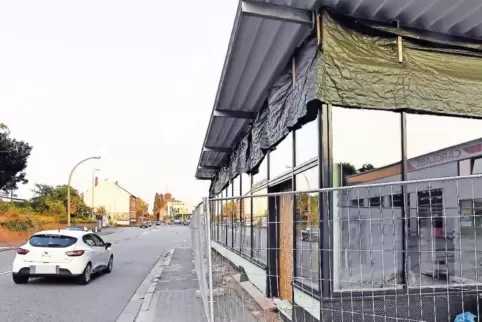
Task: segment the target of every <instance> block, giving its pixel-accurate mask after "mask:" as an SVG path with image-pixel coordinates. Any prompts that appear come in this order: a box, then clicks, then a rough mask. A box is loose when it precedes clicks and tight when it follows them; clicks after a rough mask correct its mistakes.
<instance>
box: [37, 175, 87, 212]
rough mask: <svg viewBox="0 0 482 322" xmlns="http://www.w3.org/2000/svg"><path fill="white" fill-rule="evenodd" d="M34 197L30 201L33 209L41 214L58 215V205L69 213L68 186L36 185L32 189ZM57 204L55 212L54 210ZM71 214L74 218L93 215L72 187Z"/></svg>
mask: <svg viewBox="0 0 482 322" xmlns="http://www.w3.org/2000/svg"><path fill="white" fill-rule="evenodd" d="M32 191H33V193H34V196H33V198H32V199H31V200H30V201H31V204H32V208H34V209H35V210H37V211H39V212H54V213H56V214H58V211H57V209H58V205H59V204H60V205H61V206H62V207H63V209H64V211H65V212H67V185H58V186H56V187H54V186H49V185H46V184H39V183H37V184H35V187H34V189H32ZM54 202H55V210H54V208H53V207H54V206H53V205H54ZM70 212H71V214H72V215H74V216H87V215H89V214H90V213H91V208H90V207H88V206H87V205H86V204H85V203H84V201H83V200H82V197H81V196H80V194H79V192H78V191H77V190H76V189H74V188H72V187H70Z"/></svg>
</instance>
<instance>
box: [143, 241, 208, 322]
mask: <svg viewBox="0 0 482 322" xmlns="http://www.w3.org/2000/svg"><path fill="white" fill-rule="evenodd" d="M193 270H194V264H193V262H192V250H191V248H190V247H189V245H188V244H187V243H186V245H185V246H183V247H178V248H175V250H174V254H173V256H172V259H171V263H170V265H169V266H167V267H165V268H164V270H163V272H162V275H161V278H160V280H159V283H158V284H157V286H156V290H155V294H154V296H153V299H152V302H151V307H152V306H155V310H156V316H155V320H154V321H156V322H160V321H162V322H170V321H172V322H183V321H186V322H187V321H200V322H201V321H207V319H206V314H205V313H204V306H203V303H202V301H201V299H200V298H197V297H196V290H197V289H198V288H199V285H198V281H197V277H196V273H194V271H193Z"/></svg>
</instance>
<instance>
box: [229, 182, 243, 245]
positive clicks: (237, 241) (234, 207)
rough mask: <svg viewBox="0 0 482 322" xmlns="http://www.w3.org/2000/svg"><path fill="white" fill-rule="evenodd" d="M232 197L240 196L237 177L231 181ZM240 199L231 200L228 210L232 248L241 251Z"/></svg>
mask: <svg viewBox="0 0 482 322" xmlns="http://www.w3.org/2000/svg"><path fill="white" fill-rule="evenodd" d="M233 189H234V192H233V197H238V196H240V194H241V181H240V180H239V176H237V177H236V178H234V179H233ZM239 205H240V199H235V200H231V206H230V210H231V212H232V218H233V219H232V230H233V234H232V235H233V237H232V238H233V248H234V249H235V250H237V251H241V213H240V207H239Z"/></svg>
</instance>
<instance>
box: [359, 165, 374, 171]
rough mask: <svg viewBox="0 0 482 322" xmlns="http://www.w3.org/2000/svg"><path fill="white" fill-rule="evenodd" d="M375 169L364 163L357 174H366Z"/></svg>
mask: <svg viewBox="0 0 482 322" xmlns="http://www.w3.org/2000/svg"><path fill="white" fill-rule="evenodd" d="M373 169H375V167H374V166H373V165H371V164H370V163H365V164H364V165H363V166H362V167H361V168H360V169H358V172H367V171H371V170H373Z"/></svg>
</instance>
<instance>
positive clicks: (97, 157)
mask: <svg viewBox="0 0 482 322" xmlns="http://www.w3.org/2000/svg"><path fill="white" fill-rule="evenodd" d="M94 159H95V160H99V159H100V157H99V156H95V157H89V158H86V159H84V160H82V161H80V162H79V163H77V164H76V165H75V166H74V167H73V168H72V170H71V171H70V174H69V181H68V183H67V225H68V226H70V180H71V179H72V175H73V174H74V171H75V169H77V167H78V166H79V165H81V164H82V163H84V162H86V161H89V160H94Z"/></svg>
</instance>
